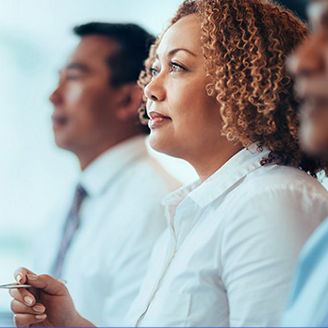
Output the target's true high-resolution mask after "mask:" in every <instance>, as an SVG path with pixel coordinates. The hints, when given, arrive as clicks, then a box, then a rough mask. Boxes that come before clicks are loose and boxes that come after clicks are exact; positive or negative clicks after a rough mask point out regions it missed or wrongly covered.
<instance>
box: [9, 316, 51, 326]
mask: <svg viewBox="0 0 328 328" xmlns="http://www.w3.org/2000/svg"><path fill="white" fill-rule="evenodd" d="M46 318H47V315H46V314H36V315H34V314H21V313H19V314H15V315H14V323H15V325H16V327H29V326H30V325H33V324H36V323H40V322H42V321H44V320H45V319H46Z"/></svg>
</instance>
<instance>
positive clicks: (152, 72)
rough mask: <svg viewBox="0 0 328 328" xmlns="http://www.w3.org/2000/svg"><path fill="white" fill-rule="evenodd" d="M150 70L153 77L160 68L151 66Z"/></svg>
mask: <svg viewBox="0 0 328 328" xmlns="http://www.w3.org/2000/svg"><path fill="white" fill-rule="evenodd" d="M149 72H150V75H151V76H152V77H154V76H156V75H157V74H158V69H157V68H156V67H151V68H150V69H149Z"/></svg>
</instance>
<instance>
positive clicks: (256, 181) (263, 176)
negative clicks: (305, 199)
mask: <svg viewBox="0 0 328 328" xmlns="http://www.w3.org/2000/svg"><path fill="white" fill-rule="evenodd" d="M242 187H243V188H246V189H247V190H249V194H250V195H251V194H252V192H253V193H255V194H260V193H266V192H282V193H284V191H285V192H287V193H290V192H292V193H296V194H300V193H304V194H307V195H309V196H311V197H314V198H322V199H323V200H325V201H327V202H328V192H327V190H326V189H325V188H324V187H323V185H322V184H321V183H320V182H319V181H318V180H317V179H315V178H314V177H312V176H310V175H309V174H307V173H306V172H304V171H302V170H301V169H298V168H294V167H290V166H284V165H264V166H262V167H260V168H259V169H257V170H255V171H253V172H252V173H251V174H249V175H248V176H247V177H246V179H245V181H244V183H243V184H242Z"/></svg>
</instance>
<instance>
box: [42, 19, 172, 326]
mask: <svg viewBox="0 0 328 328" xmlns="http://www.w3.org/2000/svg"><path fill="white" fill-rule="evenodd" d="M74 32H75V34H76V35H77V36H79V37H80V42H79V44H78V45H77V47H76V48H75V49H74V51H73V52H72V54H71V55H70V57H69V59H68V61H67V63H66V65H65V66H64V68H63V69H62V70H61V71H60V74H59V82H58V86H57V88H56V89H55V90H54V91H53V93H52V94H51V96H50V101H51V102H52V104H53V107H54V110H53V115H52V122H53V131H54V136H55V142H56V144H57V145H58V147H60V148H63V149H66V150H68V151H70V152H72V153H74V154H75V155H76V156H77V158H78V160H79V163H80V167H81V174H80V177H79V181H78V184H77V188H76V192H75V195H74V196H73V197H72V198H73V199H68V200H66V201H65V200H64V201H63V202H62V203H59V204H57V205H56V206H57V207H58V210H57V211H56V212H55V213H54V215H53V216H51V217H50V218H49V219H50V220H49V222H47V225H46V227H45V229H44V231H43V232H42V238H41V242H39V247H38V248H37V253H36V257H37V268H38V270H40V271H41V272H44V273H51V274H53V275H54V276H55V277H56V278H60V279H64V280H67V282H68V283H67V287H68V288H69V290H70V292H71V294H72V296H73V299H74V300H75V305H76V308H77V309H78V310H79V311H80V312H81V313H83V315H85V316H88V317H90V318H92V320H93V321H94V322H95V323H97V324H98V325H101V326H107V325H116V326H118V325H120V322H121V318H122V317H123V316H124V314H125V313H126V311H127V310H128V308H129V306H130V303H131V301H132V300H133V299H134V297H135V296H136V294H137V292H138V288H139V286H140V284H141V279H142V278H143V276H144V274H145V271H146V266H147V262H148V259H149V256H150V252H151V249H152V246H153V243H154V242H155V240H156V239H157V237H158V236H159V235H160V233H161V232H162V231H163V230H164V227H165V226H166V223H165V214H164V208H163V207H162V205H161V204H160V202H161V199H162V198H163V197H164V196H165V195H166V194H167V193H169V192H170V191H172V190H173V189H175V188H177V183H176V182H175V180H174V179H173V178H171V177H170V176H169V175H168V174H167V173H165V172H164V170H163V169H161V168H160V166H159V164H157V163H156V161H155V160H153V159H152V158H151V157H150V156H149V155H148V153H147V149H146V146H145V134H147V133H148V132H149V129H148V128H147V129H146V128H145V127H144V126H142V125H141V124H140V122H139V119H138V108H139V106H140V103H141V101H142V90H141V88H140V87H139V86H138V85H137V83H136V82H137V79H138V76H139V73H140V70H141V69H142V68H143V62H144V60H145V58H146V57H147V54H148V51H149V46H150V43H151V42H153V41H154V38H153V36H151V35H150V34H149V33H148V32H146V31H145V30H144V29H142V28H141V27H139V26H137V25H134V24H110V23H99V22H94V23H88V24H84V25H81V26H77V27H75V28H74ZM66 203H67V206H65V204H66ZM72 203H73V204H72ZM71 204H72V206H71V209H70V210H69V207H70V205H71ZM45 245H46V247H45ZM108 312H110V313H112V316H111V317H108V316H107V313H108ZM107 319H109V321H108V320H107Z"/></svg>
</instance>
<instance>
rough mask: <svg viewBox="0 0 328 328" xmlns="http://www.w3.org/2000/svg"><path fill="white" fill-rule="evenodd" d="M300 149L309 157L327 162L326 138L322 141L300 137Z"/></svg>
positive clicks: (327, 145)
mask: <svg viewBox="0 0 328 328" xmlns="http://www.w3.org/2000/svg"><path fill="white" fill-rule="evenodd" d="M301 147H302V149H303V150H304V151H305V153H307V154H308V155H309V156H313V157H315V158H320V159H324V160H328V136H327V137H326V138H324V139H318V138H317V139H315V138H313V137H312V138H311V137H308V138H306V137H302V138H301Z"/></svg>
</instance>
